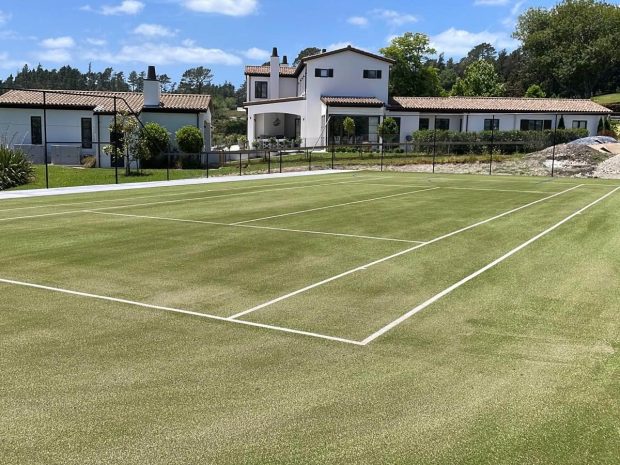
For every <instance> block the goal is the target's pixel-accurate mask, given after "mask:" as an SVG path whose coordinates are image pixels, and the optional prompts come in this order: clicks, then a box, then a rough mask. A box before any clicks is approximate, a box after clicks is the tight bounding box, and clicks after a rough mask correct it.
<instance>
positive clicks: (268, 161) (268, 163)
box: [265, 150, 271, 174]
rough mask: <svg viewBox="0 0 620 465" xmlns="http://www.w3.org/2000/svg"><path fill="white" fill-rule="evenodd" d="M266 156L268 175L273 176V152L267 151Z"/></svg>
mask: <svg viewBox="0 0 620 465" xmlns="http://www.w3.org/2000/svg"><path fill="white" fill-rule="evenodd" d="M265 155H266V156H267V174H271V152H270V151H269V150H265Z"/></svg>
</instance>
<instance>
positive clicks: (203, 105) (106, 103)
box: [0, 66, 212, 167]
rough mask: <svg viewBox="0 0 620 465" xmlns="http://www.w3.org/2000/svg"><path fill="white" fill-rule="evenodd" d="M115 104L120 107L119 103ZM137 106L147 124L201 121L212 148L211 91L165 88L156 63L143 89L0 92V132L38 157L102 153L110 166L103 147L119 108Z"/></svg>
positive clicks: (100, 162)
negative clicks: (176, 91) (183, 91)
mask: <svg viewBox="0 0 620 465" xmlns="http://www.w3.org/2000/svg"><path fill="white" fill-rule="evenodd" d="M115 107H116V108H115ZM115 109H116V111H117V112H133V113H134V114H136V115H137V116H138V118H139V119H140V121H141V122H142V123H143V124H146V123H148V122H151V121H152V122H156V123H158V124H161V125H162V126H163V127H165V128H166V129H167V130H168V131H169V132H170V133H171V141H172V142H174V133H175V132H176V131H177V130H178V129H179V128H181V127H183V126H188V125H191V126H196V127H197V128H199V129H200V130H201V131H203V135H204V138H205V150H210V148H211V115H212V103H211V97H210V96H209V95H195V94H167V93H162V92H161V85H160V83H159V81H158V80H157V77H156V73H155V67H153V66H149V70H148V74H147V79H145V81H144V91H143V92H142V93H140V92H107V91H104V92H101V91H57V90H54V91H52V90H49V91H47V90H46V91H45V92H43V91H38V90H9V91H8V92H6V93H4V94H2V95H0V137H2V138H3V139H6V142H7V143H9V144H10V145H12V146H19V147H21V148H22V149H23V150H24V151H26V153H28V154H29V155H30V156H31V158H32V159H33V161H34V162H36V163H42V162H43V160H44V158H45V151H46V150H47V158H48V161H49V162H50V163H56V164H79V163H80V160H81V158H82V157H84V156H87V155H92V156H95V157H96V158H97V166H100V167H109V166H111V159H110V156H108V155H106V154H105V153H104V151H103V147H104V146H105V145H107V144H109V143H110V130H109V128H110V125H111V123H112V121H113V119H114V111H115Z"/></svg>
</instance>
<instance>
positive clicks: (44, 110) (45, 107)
mask: <svg viewBox="0 0 620 465" xmlns="http://www.w3.org/2000/svg"><path fill="white" fill-rule="evenodd" d="M46 103H47V100H46V92H45V91H43V131H44V135H45V138H44V139H43V158H44V159H45V160H44V161H45V188H46V189H49V187H50V175H49V169H48V167H47V163H48V159H47V105H46Z"/></svg>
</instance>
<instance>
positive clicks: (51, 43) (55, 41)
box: [41, 36, 75, 49]
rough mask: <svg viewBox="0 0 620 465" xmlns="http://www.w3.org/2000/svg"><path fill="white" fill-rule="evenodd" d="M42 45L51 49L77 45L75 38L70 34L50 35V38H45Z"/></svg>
mask: <svg viewBox="0 0 620 465" xmlns="http://www.w3.org/2000/svg"><path fill="white" fill-rule="evenodd" d="M41 45H42V46H43V47H45V48H50V49H63V48H71V47H75V40H73V38H72V37H69V36H64V37H50V38H49V39H45V40H43V41H42V42H41Z"/></svg>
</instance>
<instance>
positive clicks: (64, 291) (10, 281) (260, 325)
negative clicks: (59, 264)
mask: <svg viewBox="0 0 620 465" xmlns="http://www.w3.org/2000/svg"><path fill="white" fill-rule="evenodd" d="M0 283H4V284H12V285H14V286H24V287H30V288H34V289H42V290H45V291H52V292H58V293H61V294H69V295H75V296H79V297H86V298H90V299H98V300H105V301H108V302H115V303H121V304H127V305H134V306H137V307H143V308H150V309H154V310H163V311H166V312H173V313H181V314H184V315H192V316H199V317H202V318H208V319H211V320H217V321H226V322H229V323H237V324H241V325H246V326H254V327H257V328H264V329H271V330H274V331H281V332H285V333H291V334H300V335H302V336H310V337H315V338H319V339H327V340H329V341H336V342H344V343H347V344H353V345H358V346H359V345H362V344H361V342H359V341H353V340H350V339H345V338H341V337H336V336H327V335H325V334H319V333H312V332H309V331H302V330H298V329H291V328H285V327H282V326H274V325H267V324H263V323H255V322H253V321H243V320H231V319H230V318H227V317H223V316H217V315H210V314H208V313H200V312H194V311H191V310H184V309H181V308H172V307H163V306H161V305H153V304H147V303H144V302H135V301H133V300H126V299H118V298H116V297H108V296H104V295H98V294H90V293H88V292H80V291H72V290H69V289H63V288H60V287H52V286H43V285H41V284H34V283H28V282H24V281H15V280H13V279H3V278H0Z"/></svg>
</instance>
